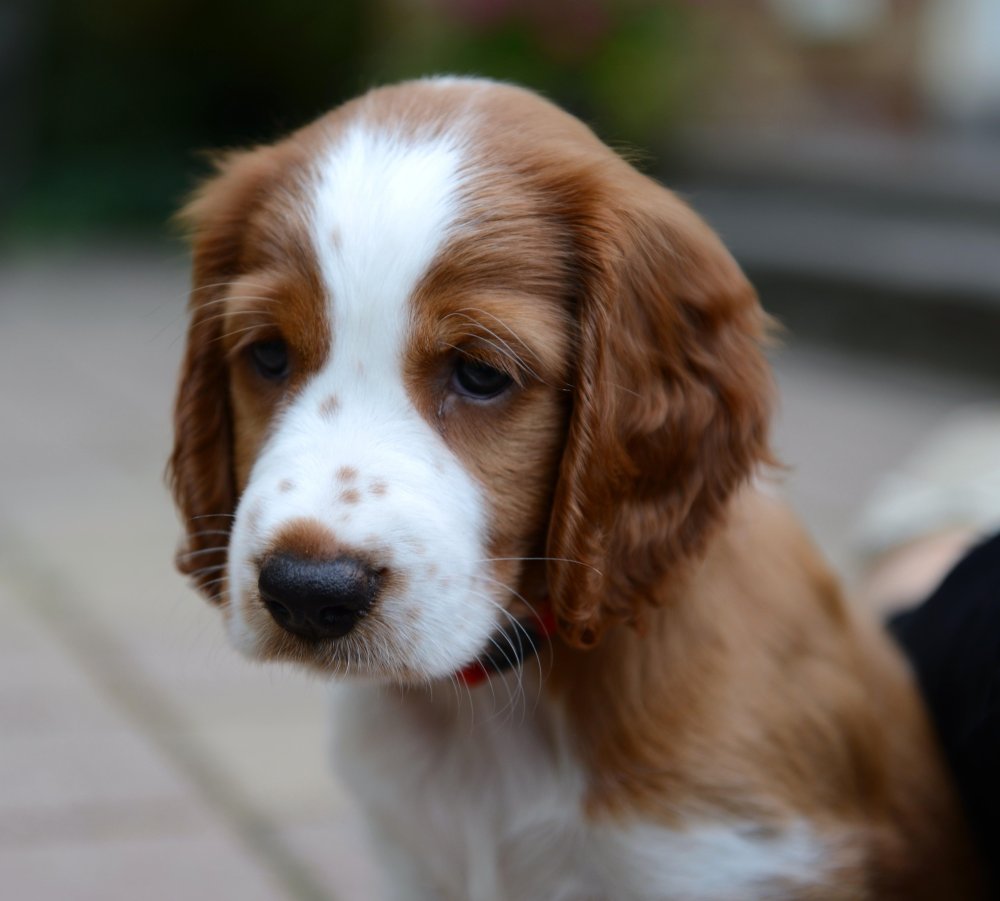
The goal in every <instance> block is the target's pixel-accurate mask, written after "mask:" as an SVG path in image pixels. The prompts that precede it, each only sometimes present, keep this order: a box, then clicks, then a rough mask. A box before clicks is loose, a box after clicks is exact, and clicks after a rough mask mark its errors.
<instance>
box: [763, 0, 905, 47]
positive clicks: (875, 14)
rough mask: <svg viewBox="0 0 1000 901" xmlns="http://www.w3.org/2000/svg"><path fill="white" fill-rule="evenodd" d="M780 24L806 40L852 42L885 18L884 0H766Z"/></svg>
mask: <svg viewBox="0 0 1000 901" xmlns="http://www.w3.org/2000/svg"><path fill="white" fill-rule="evenodd" d="M769 3H770V6H771V8H772V9H773V10H774V13H775V15H777V17H778V18H779V19H780V20H781V21H782V23H783V24H784V25H785V26H786V27H787V28H789V29H791V30H792V31H793V32H795V34H796V35H797V36H798V37H800V38H802V39H804V40H807V41H852V40H857V39H858V38H863V37H866V36H868V35H869V34H871V32H872V31H874V30H875V29H876V28H878V26H879V25H881V24H882V23H883V21H884V20H885V16H886V13H887V12H888V5H887V3H886V2H885V0H769Z"/></svg>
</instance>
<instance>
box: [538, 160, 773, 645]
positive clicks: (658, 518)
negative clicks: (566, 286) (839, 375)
mask: <svg viewBox="0 0 1000 901" xmlns="http://www.w3.org/2000/svg"><path fill="white" fill-rule="evenodd" d="M621 168H622V169H624V165H623V166H622V167H621ZM615 174H616V178H615V179H614V184H613V185H611V186H610V187H611V190H607V189H606V190H605V191H604V192H602V193H603V194H604V196H603V200H602V203H601V207H602V209H601V210H599V211H596V212H592V213H591V214H590V215H589V216H588V218H587V220H586V223H585V224H584V225H583V226H581V228H580V236H579V240H580V244H581V247H580V251H581V260H582V261H583V263H582V264H581V265H582V268H583V270H584V271H583V279H582V281H583V284H582V287H581V296H580V298H579V301H578V303H579V309H578V317H579V337H578V349H577V352H578V361H577V366H578V371H577V380H576V389H575V391H576V393H575V396H574V402H573V410H572V414H571V418H570V425H569V433H568V439H567V445H566V449H565V451H564V454H563V458H562V462H561V468H560V473H559V480H558V482H557V485H556V494H555V503H554V508H553V513H552V520H551V525H550V529H549V550H548V554H549V556H550V557H552V558H557V559H556V561H555V562H553V563H551V564H550V577H549V583H550V584H549V590H550V593H551V599H552V603H553V605H554V608H555V612H556V615H557V618H558V619H559V622H560V626H561V629H562V632H563V634H564V635H565V637H566V638H567V639H568V640H569V641H571V642H572V643H574V644H576V645H578V646H581V647H585V646H589V645H592V644H594V643H595V642H596V641H597V640H598V639H599V637H600V635H601V633H602V631H603V630H604V629H605V628H606V626H607V625H609V624H610V623H611V622H614V621H622V620H624V621H635V620H636V619H637V618H638V616H639V609H640V607H641V604H642V602H656V601H657V600H659V601H661V602H662V600H663V597H662V595H663V593H664V592H663V590H662V588H660V590H659V591H657V588H658V586H660V585H661V584H662V582H663V580H664V579H665V578H667V577H668V576H669V574H671V573H675V574H679V573H680V569H681V568H682V567H683V566H684V564H685V563H686V562H687V561H690V560H692V559H694V558H696V557H697V555H698V554H699V553H700V552H702V551H703V549H704V547H705V545H706V543H707V540H708V538H709V535H710V533H711V531H712V528H713V526H715V525H716V524H717V523H718V522H719V520H720V518H721V517H722V515H723V512H724V508H725V506H726V502H727V500H728V499H729V498H730V496H731V494H732V493H733V491H734V490H735V489H736V488H737V487H738V486H739V485H740V484H741V483H743V482H744V481H746V480H747V479H748V478H749V477H750V476H751V475H752V473H753V472H754V469H755V467H756V465H757V464H758V463H759V462H760V461H762V460H768V461H769V460H770V459H771V458H770V454H769V450H768V444H767V431H768V420H769V413H770V401H771V395H772V386H771V378H770V370H769V368H768V366H767V363H766V361H765V358H764V355H763V349H762V345H763V342H764V339H765V332H766V327H767V317H766V316H765V314H764V313H763V311H762V310H761V308H760V305H759V304H758V302H757V297H756V294H755V293H754V291H753V289H752V287H751V286H750V284H749V283H748V282H747V280H746V278H745V277H744V275H743V273H742V272H741V271H740V269H739V267H738V266H737V264H736V262H735V261H734V260H733V259H732V257H731V256H730V255H729V253H728V252H727V251H726V249H725V248H724V247H723V246H722V244H721V242H720V241H719V239H718V238H717V237H716V235H715V234H714V233H713V232H712V231H711V230H710V229H709V228H708V226H706V225H705V224H704V222H702V221H701V220H700V219H699V218H698V216H696V215H695V214H694V213H693V212H692V211H691V210H690V209H689V208H688V207H687V206H686V205H684V204H683V203H682V202H681V201H680V200H678V199H677V198H676V197H675V196H674V195H673V194H671V193H670V192H668V191H666V190H665V189H663V188H661V187H660V186H658V185H656V184H655V183H653V182H652V181H650V180H648V179H646V178H644V177H642V176H640V175H639V174H638V173H637V172H635V171H634V170H631V169H629V170H628V172H627V174H623V173H621V172H620V171H619V172H617V173H615ZM605 178H607V176H606V175H605Z"/></svg>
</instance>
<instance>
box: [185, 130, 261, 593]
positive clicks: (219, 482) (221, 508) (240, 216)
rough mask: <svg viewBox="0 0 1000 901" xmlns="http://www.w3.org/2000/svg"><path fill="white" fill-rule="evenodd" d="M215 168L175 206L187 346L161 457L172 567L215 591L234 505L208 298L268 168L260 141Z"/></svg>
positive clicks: (239, 250) (217, 288)
mask: <svg viewBox="0 0 1000 901" xmlns="http://www.w3.org/2000/svg"><path fill="white" fill-rule="evenodd" d="M217 166H218V169H219V174H218V175H216V176H215V177H214V178H213V179H211V180H210V181H208V182H207V183H206V184H205V185H203V186H202V187H201V188H200V189H199V190H198V191H197V192H196V193H195V195H194V197H193V198H192V199H191V200H190V202H189V203H188V204H187V205H186V206H185V207H184V209H182V210H181V212H180V213H179V214H178V216H177V218H178V221H179V222H180V223H181V225H182V227H184V228H185V229H186V231H187V233H188V235H189V238H190V241H191V249H192V262H193V275H192V286H191V295H190V300H189V303H188V308H189V311H190V314H191V320H190V324H189V326H188V332H187V346H186V349H185V352H184V359H183V362H182V364H181V373H180V383H179V385H178V390H177V399H176V402H175V406H174V447H173V452H172V453H171V455H170V461H169V463H168V465H167V472H168V480H169V483H170V487H171V490H172V492H173V496H174V501H175V502H176V504H177V507H178V509H179V510H180V513H181V516H182V517H183V522H184V528H185V532H186V534H185V539H184V541H183V542H182V543H181V546H180V547H179V548H178V550H177V557H176V563H177V568H178V569H179V570H180V571H181V572H182V573H184V574H185V575H187V576H190V577H191V578H192V580H193V581H194V583H195V585H196V586H197V587H198V588H199V590H201V591H202V592H203V593H204V594H206V595H207V596H208V597H210V598H212V599H213V600H214V599H217V597H218V595H219V592H218V591H213V590H212V586H213V585H217V584H219V582H218V580H219V579H220V578H221V577H222V575H223V571H224V568H225V564H226V559H227V551H228V544H229V530H230V527H231V525H232V513H233V511H234V510H235V507H236V487H235V482H234V477H233V456H232V440H233V439H232V422H231V415H230V403H229V385H228V377H227V370H226V365H225V360H224V359H223V353H222V347H221V343H222V342H221V341H220V337H221V334H222V324H223V317H222V310H221V307H220V305H219V304H217V303H213V301H216V300H218V299H220V298H221V297H222V296H223V295H224V294H225V292H226V290H227V286H228V283H229V282H231V281H232V280H233V279H234V278H235V277H236V276H238V275H239V273H240V269H241V264H242V260H241V257H242V254H243V243H244V235H245V229H246V224H247V219H248V217H249V215H250V213H251V211H252V210H253V208H254V206H255V205H256V204H257V203H258V201H259V198H260V195H261V192H262V190H263V188H264V185H265V183H266V179H267V177H268V175H269V174H270V171H271V169H270V165H269V155H268V151H267V150H266V149H261V150H254V151H247V152H240V153H235V154H229V155H228V156H225V157H222V158H221V159H220V160H219V161H218V163H217Z"/></svg>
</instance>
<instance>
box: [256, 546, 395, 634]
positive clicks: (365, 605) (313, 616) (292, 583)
mask: <svg viewBox="0 0 1000 901" xmlns="http://www.w3.org/2000/svg"><path fill="white" fill-rule="evenodd" d="M383 573H384V571H383V570H375V569H373V568H372V567H370V566H368V565H367V564H366V563H365V562H364V561H362V560H359V559H357V558H355V557H348V556H342V557H337V558H335V559H333V560H309V559H304V558H302V557H296V556H294V555H292V554H272V555H270V556H269V557H267V558H266V559H265V560H264V562H263V563H262V565H261V568H260V575H259V577H258V580H257V584H258V588H259V590H260V597H261V600H262V601H263V603H264V606H265V607H266V608H267V610H268V612H269V613H270V614H271V616H272V618H273V619H274V621H275V622H276V623H277V624H278V625H279V626H281V627H282V628H283V629H285V630H286V631H288V632H292V633H294V634H296V635H300V636H302V637H304V638H312V639H318V638H340V637H341V636H343V635H346V634H347V633H348V632H350V631H351V629H353V628H354V626H355V625H356V624H357V622H358V620H359V619H360V618H361V617H363V616H364V615H365V614H366V613H368V611H369V609H370V608H371V605H372V604H373V603H374V601H375V598H376V596H377V594H378V589H379V586H380V584H381V580H382V575H383Z"/></svg>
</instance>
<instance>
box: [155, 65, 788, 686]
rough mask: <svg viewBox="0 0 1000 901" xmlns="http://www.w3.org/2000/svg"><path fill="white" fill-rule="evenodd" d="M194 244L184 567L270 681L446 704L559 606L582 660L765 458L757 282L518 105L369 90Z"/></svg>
mask: <svg viewBox="0 0 1000 901" xmlns="http://www.w3.org/2000/svg"><path fill="white" fill-rule="evenodd" d="M182 216H183V219H184V221H185V222H186V223H187V224H188V227H189V229H190V232H191V236H192V246H193V257H194V279H193V282H194V284H193V289H192V294H191V311H192V318H191V323H190V327H189V332H188V344H187V351H186V355H185V360H184V364H183V370H182V373H181V383H180V390H179V395H178V400H177V407H176V414H175V427H176V443H175V447H174V452H173V455H172V458H171V474H172V484H173V489H174V495H175V498H176V500H177V503H178V505H179V507H180V509H181V511H182V515H183V516H184V517H185V522H186V526H187V541H186V546H185V547H184V548H183V549H182V551H181V552H180V554H179V558H178V560H179V566H180V568H181V569H182V571H184V572H185V573H187V574H189V575H190V576H192V577H193V579H194V580H195V582H196V583H197V584H198V585H199V587H200V588H201V589H202V590H203V591H205V592H206V594H208V595H209V596H211V597H212V598H213V599H214V600H216V601H217V602H218V603H219V605H220V606H221V607H222V609H223V611H224V614H225V617H226V620H227V623H228V629H229V633H230V636H231V637H232V639H233V640H234V642H235V643H236V644H237V645H238V646H239V647H240V648H241V649H243V650H244V651H246V652H247V653H249V654H251V655H253V656H258V657H262V658H266V659H287V660H294V661H298V662H301V663H304V664H306V665H309V666H311V667H314V668H317V669H319V670H321V671H323V672H330V673H338V674H358V675H368V676H375V677H378V678H383V679H388V680H392V681H397V682H420V681H427V680H432V679H436V678H440V677H445V676H448V675H450V674H453V673H454V672H455V671H456V670H458V669H459V668H461V667H462V666H463V665H466V664H468V663H469V662H470V661H472V660H473V659H475V658H476V657H477V656H479V655H481V654H483V653H485V652H487V651H488V650H489V649H490V647H491V643H493V642H496V641H497V634H498V630H500V629H501V628H503V627H504V626H506V625H507V624H508V623H509V622H511V621H517V620H518V619H519V618H521V617H523V616H526V615H528V614H529V613H530V612H533V611H534V612H537V610H538V608H539V607H540V606H542V605H545V606H548V607H551V609H552V610H553V611H554V613H555V615H556V617H557V619H558V622H559V626H560V631H561V633H562V635H563V637H564V638H565V639H566V640H567V641H570V642H572V643H575V644H578V645H589V644H593V643H594V642H595V641H597V640H598V639H599V637H600V634H601V632H602V631H603V630H604V629H605V628H606V627H607V626H608V625H609V624H610V623H613V622H616V621H622V620H625V621H634V620H635V619H636V618H637V616H638V615H639V612H640V609H639V608H640V607H641V602H642V600H643V598H647V597H648V596H649V595H650V588H651V586H652V585H653V584H654V583H659V582H661V581H662V580H663V579H664V578H666V577H667V576H668V575H669V574H670V573H671V572H673V571H676V569H677V567H679V566H682V565H683V564H684V562H685V561H686V560H688V559H690V558H691V557H692V556H693V555H696V554H697V553H698V552H699V550H700V549H701V548H702V546H703V545H704V542H705V539H706V537H707V535H708V533H709V531H710V530H711V528H712V526H713V525H714V524H715V522H716V520H717V519H718V518H719V516H720V513H721V511H722V508H723V506H724V504H725V502H726V500H727V498H728V496H729V494H730V493H731V492H732V491H733V489H734V488H735V487H736V486H737V485H738V484H739V483H740V482H741V481H742V480H744V479H745V478H746V477H747V476H748V475H749V473H750V472H751V471H752V469H753V467H754V465H755V464H756V462H757V461H758V460H760V459H761V458H762V457H764V456H765V455H766V422H767V408H768V398H769V382H768V376H767V370H766V366H765V364H764V361H763V358H762V356H761V353H760V340H761V337H762V330H763V326H764V323H763V315H762V313H761V312H760V309H759V307H758V305H757V303H756V299H755V297H754V295H753V292H752V290H751V289H750V288H749V286H748V285H747V283H746V281H745V279H744V278H743V276H742V274H741V273H740V272H739V269H738V267H737V266H736V265H735V263H734V262H733V261H732V259H731V258H730V257H729V256H728V254H727V253H726V252H725V250H724V249H723V248H722V247H721V245H720V244H719V242H718V241H717V239H716V238H715V237H714V236H713V235H712V233H711V232H710V231H709V230H708V229H707V228H706V226H704V225H703V224H702V223H701V222H700V221H699V220H698V219H697V217H696V216H695V215H694V214H693V213H692V212H691V211H690V210H689V209H687V207H685V206H684V205H683V204H681V203H680V202H679V201H678V200H677V199H676V198H675V197H673V195H671V194H670V193H669V192H667V191H665V190H664V189H662V188H660V187H659V186H657V185H656V184H655V183H653V182H651V181H649V180H648V179H646V178H644V177H643V176H641V175H640V174H638V173H637V172H636V171H635V170H634V169H632V168H631V167H630V166H628V165H627V164H626V163H624V162H623V161H622V160H621V159H619V158H618V157H617V156H615V155H614V154H613V153H612V152H611V151H610V150H608V149H607V148H606V147H605V146H604V145H603V144H601V143H600V142H599V141H598V140H597V139H596V138H595V137H594V136H593V134H592V133H591V132H590V131H588V130H587V129H586V128H585V127H584V126H583V125H582V124H580V123H579V122H578V121H576V120H575V119H573V118H572V117H570V116H568V115H566V114H565V113H562V112H561V111H559V110H558V109H556V108H555V107H553V106H551V105H550V104H548V103H546V102H544V101H542V100H541V99H539V98H537V97H536V96H534V95H532V94H530V93H528V92H525V91H522V90H519V89H516V88H512V87H506V86H500V85H496V84H492V83H488V82H480V81H471V80H470V81H465V80H432V81H425V82H416V83H410V84H404V85H400V86H397V87H393V88H387V89H382V90H378V91H375V92H372V93H371V94H368V95H366V96H364V97H362V98H360V99H359V100H356V101H353V102H351V103H349V104H347V105H345V106H343V107H340V108H339V109H337V110H335V111H334V112H333V113H331V114H329V115H328V116H326V117H324V118H322V119H320V120H319V121H318V122H316V123H314V124H312V125H310V126H308V127H307V128H305V129H302V130H301V131H299V132H297V133H295V134H293V135H292V136H291V137H289V138H288V139H286V140H285V141H283V142H281V143H279V144H277V145H274V146H272V147H265V148H258V149H255V150H252V151H249V152H245V153H241V154H237V155H234V156H230V157H228V158H226V159H224V160H223V161H222V162H221V165H220V173H219V175H218V176H217V177H216V178H215V179H213V180H212V181H210V182H209V183H208V184H207V185H205V186H204V187H203V188H202V190H201V191H200V192H199V193H198V194H197V195H196V196H195V198H194V199H193V200H192V201H191V203H190V204H189V205H188V207H187V208H186V210H185V211H184V213H183V214H182ZM500 650H501V652H502V649H500Z"/></svg>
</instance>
